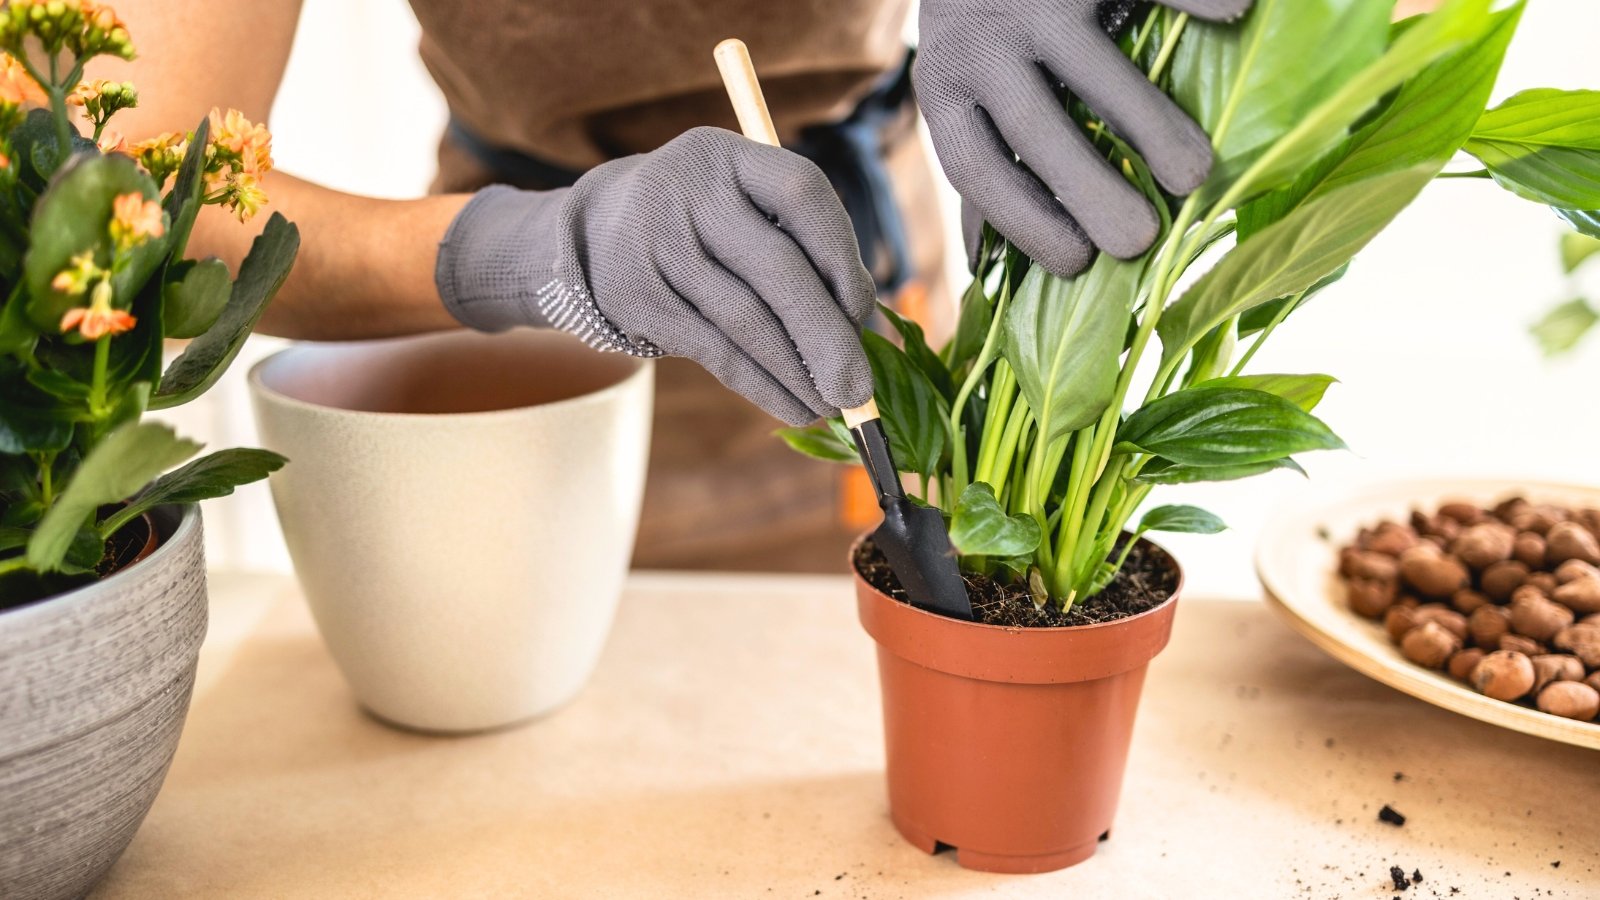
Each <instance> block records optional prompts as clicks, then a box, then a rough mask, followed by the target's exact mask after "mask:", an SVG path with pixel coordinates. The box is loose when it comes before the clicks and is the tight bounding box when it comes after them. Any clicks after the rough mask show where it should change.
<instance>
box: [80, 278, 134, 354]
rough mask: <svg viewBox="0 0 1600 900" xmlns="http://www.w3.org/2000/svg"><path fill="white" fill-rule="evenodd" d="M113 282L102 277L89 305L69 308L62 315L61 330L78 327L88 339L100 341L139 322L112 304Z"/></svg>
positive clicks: (85, 338) (95, 287)
mask: <svg viewBox="0 0 1600 900" xmlns="http://www.w3.org/2000/svg"><path fill="white" fill-rule="evenodd" d="M111 294H112V291H111V282H109V281H106V280H104V279H102V280H101V281H100V283H99V284H97V285H95V286H94V294H93V295H92V296H91V299H90V300H89V305H88V306H80V307H77V308H74V309H69V310H67V314H66V315H64V316H62V317H61V331H62V333H63V334H65V333H66V332H68V331H71V330H73V329H74V328H76V329H77V330H78V333H79V334H81V335H83V338H84V340H86V341H98V340H99V339H101V338H103V337H105V336H107V335H112V334H121V333H123V332H124V331H127V330H128V329H130V328H132V327H133V326H134V325H135V324H137V322H138V320H137V319H135V318H134V317H133V316H132V315H130V314H128V312H126V311H125V310H120V309H114V308H113V307H112V306H111Z"/></svg>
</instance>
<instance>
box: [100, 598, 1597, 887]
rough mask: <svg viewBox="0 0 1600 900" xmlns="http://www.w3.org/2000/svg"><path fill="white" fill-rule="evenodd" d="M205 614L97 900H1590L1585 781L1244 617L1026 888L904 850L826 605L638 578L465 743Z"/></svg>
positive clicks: (1180, 657) (1177, 673) (833, 610)
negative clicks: (544, 707)
mask: <svg viewBox="0 0 1600 900" xmlns="http://www.w3.org/2000/svg"><path fill="white" fill-rule="evenodd" d="M212 606H213V622H212V629H211V635H210V637H209V639H208V642H207V645H206V648H205V650H204V652H203V654H202V660H201V671H200V683H199V686H198V688H197V691H196V694H195V698H194V705H193V708H192V710H191V712H190V716H189V723H188V727H187V730H186V731H185V732H184V735H183V742H182V745H181V746H180V747H179V749H178V755H177V759H176V761H175V762H174V763H173V766H172V771H171V773H170V775H169V776H168V778H167V783H166V787H165V789H164V790H163V791H162V793H161V796H160V798H159V799H158V800H157V801H156V804H155V807H154V809H153V810H152V811H151V813H150V817H149V819H148V820H147V821H146V822H145V824H144V827H143V829H142V830H141V831H140V832H139V834H138V836H137V838H136V839H135V840H134V842H133V845H132V846H131V847H130V848H129V850H128V852H127V854H126V855H125V856H124V857H123V858H122V860H121V861H120V862H119V863H118V864H117V866H116V867H115V868H114V869H113V870H112V871H111V874H110V876H109V877H108V879H107V880H106V881H105V882H104V884H103V885H102V887H101V889H100V891H99V892H98V893H97V895H96V896H98V897H104V898H118V897H150V898H164V900H165V898H177V897H227V898H252V897H272V898H298V897H315V898H326V897H334V898H341V897H427V898H442V897H584V898H588V897H599V898H611V897H622V898H632V897H641V898H676V897H692V898H718V897H736V898H744V897H750V898H764V897H774V898H805V897H821V898H897V897H907V898H909V897H1019V898H1023V897H1041V898H1043V897H1049V898H1061V897H1070V898H1102V897H1104V898H1140V897H1150V898H1209V897H1217V898H1230V900H1231V898H1253V897H1263V898H1291V897H1314V898H1333V897H1341V898H1386V897H1391V896H1397V893H1396V892H1395V891H1394V890H1393V889H1392V885H1390V884H1389V878H1388V871H1389V867H1390V866H1391V865H1400V866H1402V867H1404V869H1405V870H1406V871H1407V872H1411V871H1413V870H1418V869H1420V870H1421V872H1422V874H1423V877H1424V881H1423V882H1422V883H1421V884H1420V885H1419V886H1417V887H1415V888H1412V889H1411V890H1410V891H1409V892H1407V893H1406V894H1405V897H1406V898H1408V900H1409V898H1413V897H1418V896H1421V897H1436V896H1437V897H1464V898H1479V897H1488V898H1535V897H1541V898H1542V897H1600V860H1597V855H1600V802H1597V801H1600V754H1596V753H1594V752H1592V751H1585V750H1580V749H1575V748H1572V747H1566V746H1561V745H1557V744H1552V743H1546V742H1543V741H1539V740H1536V739H1534V738H1530V737H1526V736H1523V735H1519V734H1513V733H1510V732H1504V731H1499V730H1496V729H1494V728H1492V727H1490V726H1487V725H1484V724H1481V723H1479V722H1476V721H1471V720H1468V719H1464V718H1460V717H1457V716H1454V715H1451V714H1449V713H1445V712H1442V711H1439V710H1436V709H1434V708H1432V707H1430V706H1427V705H1425V704H1423V703H1421V702H1420V701H1417V700H1413V699H1411V698H1409V697H1406V696H1404V695H1401V694H1399V693H1396V692H1395V691H1392V690H1390V689H1388V688H1386V687H1383V686H1382V685H1379V684H1377V683H1375V682H1371V681H1368V680H1367V679H1365V678H1363V677H1362V676H1360V675H1357V674H1355V673H1353V672H1351V671H1349V670H1346V669H1344V668H1343V667H1341V666H1340V665H1338V664H1337V663H1335V662H1333V661H1331V660H1330V659H1328V658H1326V657H1324V656H1323V655H1322V654H1321V653H1320V652H1318V651H1317V650H1315V649H1314V648H1313V647H1312V646H1311V645H1310V644H1309V643H1307V642H1305V641H1304V640H1302V639H1301V638H1299V637H1298V636H1296V635H1295V634H1293V633H1292V632H1290V631H1289V630H1288V629H1287V628H1286V627H1285V626H1283V625H1282V624H1281V623H1279V622H1278V621H1277V620H1276V619H1275V618H1273V616H1272V614H1271V613H1270V612H1268V611H1267V610H1266V609H1265V608H1264V607H1263V606H1262V605H1261V604H1259V603H1238V602H1231V603H1230V602H1218V601H1210V602H1207V601H1195V600H1188V601H1184V605H1183V606H1181V607H1180V611H1179V613H1178V620H1177V629H1176V633H1175V635H1174V638H1173V642H1172V645H1171V646H1170V647H1169V648H1168V649H1167V651H1166V653H1165V654H1163V655H1162V656H1161V657H1160V658H1158V659H1157V660H1156V662H1155V664H1154V665H1153V667H1152V670H1151V673H1150V679H1149V683H1148V685H1149V686H1148V687H1147V689H1146V693H1145V699H1144V706H1143V709H1142V710H1141V714H1140V721H1139V726H1138V730H1137V734H1136V737H1135V741H1134V748H1133V757H1132V760H1131V762H1130V766H1129V775H1128V779H1127V784H1126V788H1125V790H1124V796H1123V804H1122V811H1121V814H1120V817H1119V819H1118V822H1117V827H1116V830H1115V833H1114V836H1113V838H1112V840H1111V841H1110V842H1108V843H1106V844H1104V845H1103V846H1102V847H1101V850H1100V852H1099V854H1098V855H1097V856H1095V858H1094V859H1092V860H1090V861H1089V862H1087V863H1084V864H1083V865H1080V866H1078V867H1076V868H1073V869H1069V870H1067V871H1064V872H1057V873H1053V874H1049V875H1038V876H997V875H985V874H978V873H973V872H966V871H963V870H962V869H960V868H958V867H957V866H956V865H955V864H954V862H953V861H952V860H951V859H949V858H948V856H939V857H930V856H925V855H923V854H922V853H920V852H918V851H916V850H914V849H913V848H911V847H910V846H909V845H907V844H905V843H904V842H902V841H901V840H900V838H899V837H898V836H897V835H896V834H895V832H894V830H893V829H892V827H891V826H890V824H889V820H888V817H887V815H886V803H885V799H884V791H883V776H882V758H881V753H882V749H881V746H880V737H881V729H880V724H879V718H878V716H879V710H878V691H877V684H876V676H875V672H874V665H873V656H872V647H871V643H870V641H869V639H868V638H867V637H866V635H865V634H864V633H863V632H862V631H861V630H860V628H859V627H858V626H857V624H856V623H855V620H854V619H855V614H854V603H853V600H852V598H851V595H850V588H849V584H848V582H846V581H845V580H844V579H842V578H771V577H765V578H764V577H742V576H703V575H654V574H644V575H638V576H635V578H634V579H633V580H632V582H631V583H630V586H629V589H628V593H627V596H626V598H625V599H624V601H623V604H622V610H621V613H620V616H619V619H618V622H617V628H616V632H615V634H614V635H613V636H612V639H611V643H610V645H609V647H608V648H607V650H606V653H605V656H604V658H603V660H602V661H601V664H600V668H599V671H598V673H597V674H596V676H595V679H594V682H593V683H592V684H591V685H590V686H589V688H588V689H587V690H586V691H585V692H584V693H583V694H582V695H581V696H580V697H579V698H578V699H577V701H575V702H574V703H573V704H571V705H570V706H569V707H567V708H566V709H563V710H561V711H559V712H557V713H555V714H554V715H552V716H550V717H548V718H546V719H544V720H542V721H539V722H535V723H533V724H530V725H528V726H525V727H522V728H519V729H515V730H511V731H507V732H502V733H497V734H489V735H479V736H476V737H468V738H435V737H425V736H421V735H415V734H408V733H404V732H400V731H395V730H393V729H390V728H387V727H385V726H383V725H380V724H378V723H377V722H375V721H373V720H372V719H370V718H367V717H366V716H364V715H363V714H362V713H360V712H359V711H358V710H357V708H356V706H355V705H354V703H353V701H352V700H351V697H350V694H349V691H348V690H347V689H346V687H345V685H344V683H343V682H342V681H341V680H340V677H339V674H338V672H337V670H336V669H335V668H334V665H333V663H332V661H331V660H330V659H329V657H328V655H327V653H326V652H325V651H324V649H323V647H322V644H321V643H320V641H319V640H318V638H317V635H316V632H315V630H314V629H313V627H312V624H311V620H310V618H309V616H308V614H307V612H306V610H305V607H304V604H303V602H302V601H301V600H300V598H299V597H298V595H297V593H296V589H295V587H294V584H293V582H292V580H290V579H287V578H281V577H266V576H244V575H229V574H226V573H222V574H217V575H215V576H214V577H213V582H212ZM1063 764H1064V765H1069V764H1070V763H1068V762H1064V763H1063ZM1385 803H1390V804H1393V806H1394V807H1395V808H1396V809H1398V810H1399V811H1401V812H1402V813H1404V814H1405V815H1406V816H1407V817H1408V818H1407V821H1406V824H1405V826H1404V827H1403V828H1395V827H1393V826H1389V825H1385V824H1381V823H1379V822H1378V821H1377V811H1378V808H1379V807H1380V806H1382V805H1383V804H1385ZM1557 862H1559V863H1560V865H1559V867H1558V866H1556V863H1557Z"/></svg>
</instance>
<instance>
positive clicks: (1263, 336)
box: [1228, 291, 1306, 377]
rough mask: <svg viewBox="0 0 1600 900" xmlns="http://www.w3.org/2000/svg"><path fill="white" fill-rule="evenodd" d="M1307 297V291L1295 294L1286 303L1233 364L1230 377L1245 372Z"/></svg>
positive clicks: (1229, 373)
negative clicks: (1257, 353)
mask: <svg viewBox="0 0 1600 900" xmlns="http://www.w3.org/2000/svg"><path fill="white" fill-rule="evenodd" d="M1305 295H1306V292H1305V291H1301V292H1300V293H1298V294H1295V295H1294V299H1293V300H1291V301H1289V302H1288V303H1285V304H1284V305H1283V308H1282V309H1280V310H1278V311H1277V312H1276V313H1274V314H1273V316H1272V320H1271V321H1269V322H1267V327H1265V328H1263V329H1261V333H1260V334H1258V335H1256V339H1255V340H1254V341H1252V342H1251V343H1250V348H1249V349H1248V350H1246V351H1245V352H1244V355H1243V356H1241V357H1239V361H1238V362H1236V363H1234V364H1233V368H1232V369H1231V370H1229V372H1228V375H1229V376H1230V377H1233V376H1237V375H1238V374H1239V373H1241V372H1243V371H1244V367H1245V366H1246V365H1249V363H1250V360H1251V359H1252V358H1254V357H1255V355H1256V351H1257V350H1260V349H1261V345H1262V344H1264V343H1266V340H1267V338H1269V337H1271V336H1272V332H1273V331H1275V330H1276V329H1277V327H1278V326H1279V325H1281V324H1282V323H1283V320H1284V319H1287V318H1289V314H1290V313H1292V312H1294V311H1295V307H1297V306H1299V305H1300V301H1301V299H1302V298H1304V297H1305Z"/></svg>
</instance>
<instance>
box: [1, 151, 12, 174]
mask: <svg viewBox="0 0 1600 900" xmlns="http://www.w3.org/2000/svg"><path fill="white" fill-rule="evenodd" d="M9 168H11V157H9V156H7V155H5V153H0V170H3V169H9Z"/></svg>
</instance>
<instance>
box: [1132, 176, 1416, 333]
mask: <svg viewBox="0 0 1600 900" xmlns="http://www.w3.org/2000/svg"><path fill="white" fill-rule="evenodd" d="M1433 175H1434V167H1433V166H1432V165H1431V164H1429V165H1424V166H1419V167H1416V168H1411V169H1403V170H1401V171H1399V172H1391V173H1387V174H1384V175H1379V176H1377V177H1374V178H1369V179H1367V180H1365V181H1358V182H1356V183H1354V184H1350V185H1346V186H1345V187H1342V188H1338V189H1336V190H1332V191H1329V192H1328V193H1326V194H1324V195H1323V196H1321V197H1318V198H1317V199H1315V200H1311V201H1309V202H1307V203H1305V204H1303V205H1301V206H1300V207H1298V208H1297V209H1295V210H1294V211H1293V212H1292V213H1290V214H1289V215H1288V216H1286V217H1285V218H1284V219H1283V220H1282V221H1280V222H1276V223H1274V224H1272V225H1270V226H1268V227H1267V228H1266V229H1264V230H1263V231H1262V232H1261V233H1260V234H1258V235H1256V236H1255V237H1254V238H1252V239H1251V240H1248V241H1245V242H1244V243H1242V244H1240V245H1238V246H1237V247H1235V248H1234V249H1233V250H1231V251H1229V253H1228V254H1227V255H1226V256H1224V257H1223V258H1222V260H1221V261H1220V262H1218V263H1217V264H1216V265H1215V266H1214V267H1212V269H1211V270H1210V271H1209V272H1207V273H1206V274H1205V275H1203V276H1201V278H1200V280H1199V281H1197V282H1195V284H1194V286H1193V287H1191V288H1190V289H1189V290H1188V292H1187V293H1185V294H1184V295H1183V297H1181V298H1180V299H1178V300H1177V301H1176V302H1174V303H1173V304H1172V305H1171V306H1169V307H1167V309H1166V311H1165V312H1164V313H1163V314H1162V316H1161V320H1160V322H1159V323H1157V325H1156V330H1157V333H1159V334H1160V336H1161V345H1162V349H1161V352H1162V361H1163V363H1165V362H1167V361H1169V360H1172V359H1176V358H1180V357H1181V356H1182V355H1184V354H1186V353H1188V352H1189V350H1190V348H1191V347H1193V346H1194V343H1195V341H1198V340H1199V339H1200V338H1201V337H1202V336H1203V335H1204V334H1205V333H1206V332H1208V331H1210V330H1211V329H1213V328H1215V327H1217V326H1218V325H1219V324H1221V323H1222V322H1224V321H1226V320H1227V319H1228V318H1230V317H1232V316H1236V315H1239V314H1241V313H1243V312H1245V311H1247V310H1249V309H1251V308H1252V307H1255V306H1257V305H1260V304H1262V303H1266V302H1268V301H1270V300H1275V299H1277V298H1279V297H1285V296H1289V295H1291V294H1295V293H1298V292H1300V291H1303V290H1305V289H1307V288H1309V287H1311V286H1313V285H1315V284H1316V283H1317V282H1318V281H1319V280H1320V279H1322V278H1323V277H1324V276H1327V275H1329V274H1331V273H1333V272H1335V271H1337V270H1338V269H1339V267H1340V266H1343V265H1344V264H1345V263H1348V262H1349V261H1350V259H1351V257H1353V256H1355V255H1356V253H1358V252H1359V251H1360V250H1361V248H1363V247H1365V246H1366V245H1367V243H1368V242H1369V241H1371V240H1372V239H1373V238H1374V237H1376V236H1377V235H1378V233H1379V232H1380V231H1382V230H1383V229H1384V227H1385V226H1387V225H1388V224H1389V222H1390V221H1392V220H1393V219H1394V217H1395V216H1397V215H1399V213H1400V210H1402V209H1404V208H1405V207H1406V205H1407V204H1409V203H1410V202H1411V201H1412V199H1413V198H1415V197H1416V196H1417V194H1418V192H1420V191H1421V190H1422V188H1423V186H1424V185H1426V184H1427V183H1428V182H1429V181H1430V180H1431V179H1432V178H1433Z"/></svg>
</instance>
